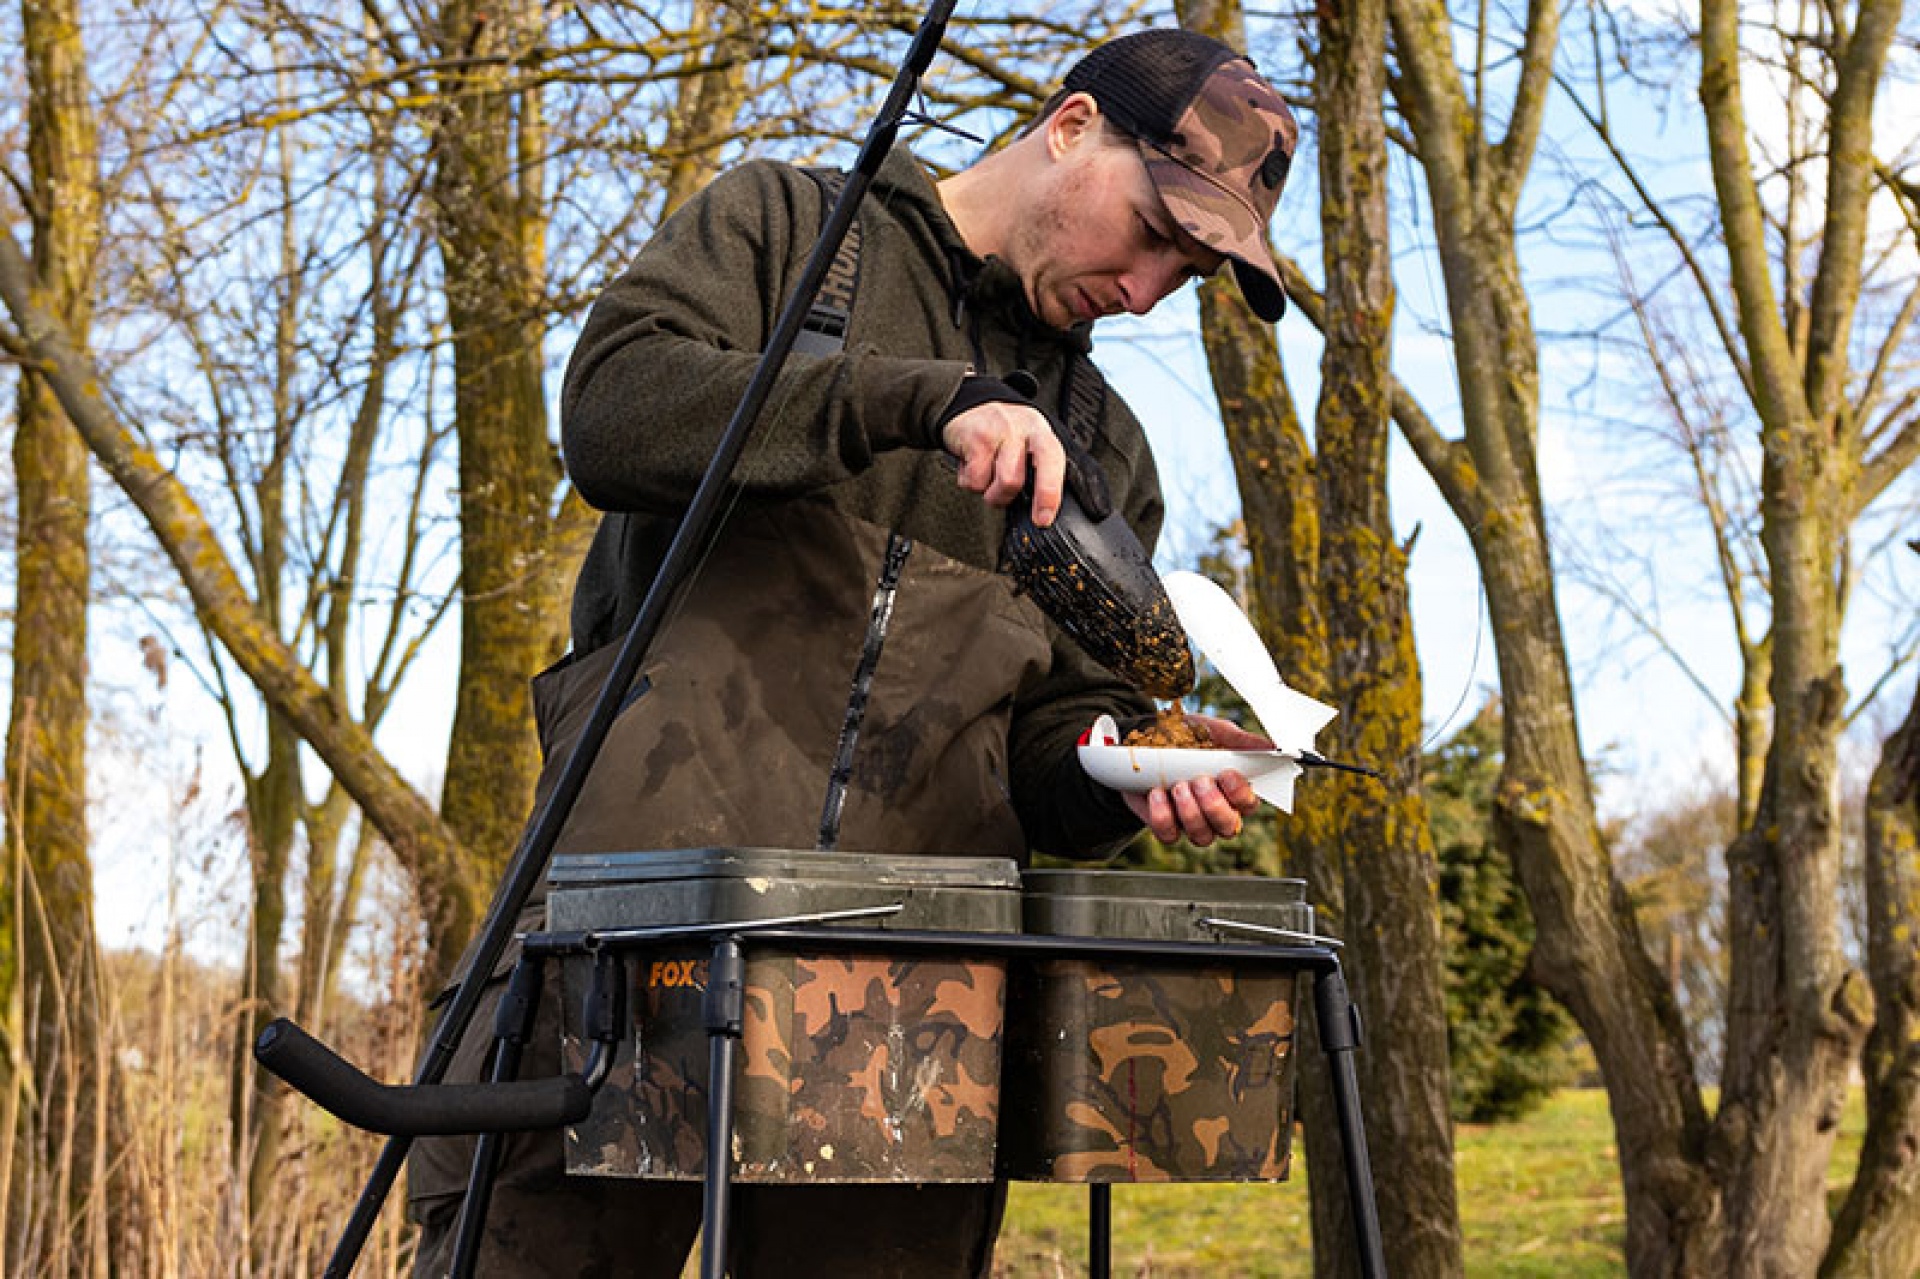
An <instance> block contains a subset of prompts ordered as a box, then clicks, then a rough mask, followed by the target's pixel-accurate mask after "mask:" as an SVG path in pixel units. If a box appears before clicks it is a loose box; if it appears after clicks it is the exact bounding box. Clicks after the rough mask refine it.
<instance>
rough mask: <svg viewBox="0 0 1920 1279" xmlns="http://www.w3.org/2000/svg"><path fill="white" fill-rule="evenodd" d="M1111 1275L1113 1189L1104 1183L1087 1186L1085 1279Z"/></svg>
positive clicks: (1101, 1278)
mask: <svg viewBox="0 0 1920 1279" xmlns="http://www.w3.org/2000/svg"><path fill="white" fill-rule="evenodd" d="M1112 1273H1113V1187H1112V1186H1111V1185H1109V1184H1108V1183H1106V1182H1104V1181H1094V1182H1089V1183H1088V1184H1087V1277H1088V1279H1107V1276H1108V1275H1110V1274H1112Z"/></svg>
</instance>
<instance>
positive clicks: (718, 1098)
mask: <svg viewBox="0 0 1920 1279" xmlns="http://www.w3.org/2000/svg"><path fill="white" fill-rule="evenodd" d="M745 1018H746V965H745V964H744V963H743V962H742V960H741V958H740V943H739V942H737V941H735V940H734V939H733V938H731V937H723V938H721V939H720V941H719V942H717V943H716V944H715V945H714V948H713V958H712V959H711V960H710V961H709V962H708V964H707V998H706V1021H707V1043H708V1052H707V1062H708V1072H707V1073H708V1083H707V1179H706V1188H705V1193H704V1197H703V1199H702V1202H701V1228H702V1230H703V1231H704V1236H703V1242H702V1243H701V1246H700V1279H724V1276H725V1275H726V1271H727V1242H728V1241H727V1232H728V1227H729V1225H730V1223H729V1221H728V1211H729V1208H730V1207H731V1203H730V1199H731V1196H730V1194H729V1190H730V1183H731V1182H732V1180H733V1055H734V1048H735V1046H736V1045H737V1044H738V1043H739V1042H740V1029H741V1025H742V1023H743V1021H744V1020H745Z"/></svg>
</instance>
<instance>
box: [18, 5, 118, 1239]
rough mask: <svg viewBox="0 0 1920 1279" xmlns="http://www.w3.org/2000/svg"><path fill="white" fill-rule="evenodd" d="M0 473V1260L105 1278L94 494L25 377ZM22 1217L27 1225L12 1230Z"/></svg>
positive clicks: (65, 28)
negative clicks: (0, 802)
mask: <svg viewBox="0 0 1920 1279" xmlns="http://www.w3.org/2000/svg"><path fill="white" fill-rule="evenodd" d="M21 28H22V36H23V43H24V46H25V53H26V61H27V82H28V101H27V152H28V160H29V167H30V172H31V176H32V189H31V192H30V195H29V199H30V200H31V208H30V210H29V212H30V213H31V215H32V223H33V250H34V280H33V282H34V286H35V287H36V288H37V289H38V290H39V291H40V296H41V297H43V298H44V299H45V300H46V302H45V304H46V305H47V306H48V307H49V308H51V309H53V310H55V311H56V312H57V313H58V314H59V315H60V316H61V317H62V318H63V319H64V320H65V321H66V322H67V323H68V324H69V325H71V326H72V328H73V331H74V332H76V333H79V334H85V332H86V331H87V327H88V325H89V322H90V318H91V315H92V297H91V291H92V280H93V260H94V253H95V251H96V248H97V246H98V243H99V235H100V225H99V224H100V192H99V176H98V166H99V143H98V137H97V132H96V128H95V124H94V118H93V111H92V107H91V106H90V104H89V102H88V93H89V88H88V82H87V76H86V67H85V54H84V51H83V49H82V46H81V41H80V16H79V11H78V7H77V6H76V5H75V4H73V3H72V2H71V0H27V2H26V3H23V4H22V6H21ZM13 466H14V478H15V485H16V491H17V495H18V501H19V530H18V534H17V543H16V546H17V558H16V564H17V595H16V604H15V612H14V618H13V679H12V685H13V687H12V705H11V714H10V718H9V720H8V724H7V747H6V771H7V775H6V799H7V810H6V825H7V846H6V847H7V854H8V855H7V865H8V866H9V868H10V870H11V872H12V873H11V874H9V875H8V876H7V877H6V882H7V891H6V893H5V894H4V900H0V919H3V922H0V952H3V953H0V987H3V988H4V989H5V991H6V992H7V994H8V995H9V997H10V998H12V999H15V1000H17V1002H16V1004H15V1006H16V1007H17V1008H19V1009H20V1010H21V1013H22V1016H21V1017H20V1019H19V1022H20V1024H18V1025H17V1026H16V1029H17V1031H18V1032H19V1033H20V1034H21V1035H22V1039H21V1040H20V1042H19V1043H18V1044H17V1045H16V1047H15V1052H16V1054H17V1055H16V1057H15V1058H14V1060H13V1061H12V1062H10V1063H7V1069H6V1073H8V1074H12V1072H13V1071H14V1070H18V1071H19V1072H20V1080H19V1086H20V1087H21V1088H22V1090H23V1091H22V1092H21V1093H20V1094H18V1095H21V1096H22V1098H23V1100H24V1103H25V1104H24V1106H23V1107H22V1108H21V1110H20V1111H19V1112H18V1117H19V1120H20V1121H21V1129H20V1130H18V1131H17V1132H16V1133H15V1134H13V1136H14V1138H15V1143H14V1146H13V1148H12V1149H9V1150H7V1151H4V1152H0V1157H4V1158H6V1159H7V1160H9V1161H10V1163H11V1166H12V1168H13V1169H15V1170H18V1172H16V1173H14V1174H10V1175H9V1177H8V1184H9V1186H10V1187H13V1188H16V1190H17V1191H18V1192H19V1193H16V1194H13V1195H10V1196H9V1201H8V1203H7V1210H8V1211H7V1221H6V1223H5V1224H6V1235H7V1238H6V1245H7V1246H6V1248H5V1250H4V1254H3V1258H4V1260H5V1261H6V1262H10V1263H12V1265H14V1266H17V1267H18V1268H19V1269H21V1270H23V1271H39V1270H44V1271H46V1272H48V1273H55V1274H73V1275H104V1274H106V1273H108V1269H109V1267H110V1265H111V1264H112V1237H113V1236H115V1235H117V1234H119V1233H120V1231H119V1229H118V1228H117V1226H116V1223H115V1222H114V1221H113V1211H112V1208H113V1204H112V1202H111V1201H110V1198H109V1179H110V1177H112V1176H113V1173H112V1172H111V1171H110V1167H109V1156H110V1153H111V1152H110V1149H109V1133H108V1125H107V1115H108V1107H109V1099H110V1098H111V1097H112V1092H113V1086H114V1084H113V1076H112V1055H111V1054H112V1040H111V1035H110V1031H109V1029H108V1025H107V1022H108V1017H109V1014H108V1010H107V1007H106V999H105V994H104V992H103V991H102V989H101V986H100V983H101V974H100V971H99V966H98V963H99V955H98V951H97V948H96V942H95V937H94V928H93V868H92V862H91V859H90V857H89V853H88V847H87V818H86V809H87V754H86V735H87V692H86V681H87V602H88V597H89V590H90V576H91V568H90V561H89V555H88V549H87V524H88V519H89V511H90V506H91V501H92V498H91V486H90V482H89V479H88V476H87V453H86V447H85V445H84V444H82V443H81V441H80V438H79V436H78V435H77V434H75V432H74V430H73V428H72V427H71V426H70V425H69V424H68V422H67V419H66V416H65V415H64V414H63V413H62V412H61V410H60V405H59V403H58V402H57V400H56V399H55V397H54V395H53V393H52V391H51V389H50V388H49V387H48V385H47V383H46V381H45V380H44V379H43V378H42V377H40V376H38V375H37V374H36V372H35V371H34V370H32V369H31V368H23V369H22V371H21V377H20V389H19V407H18V421H17V423H16V426H15V431H14V439H13ZM16 987H17V991H16ZM20 1173H24V1174H25V1175H19V1174H20ZM30 1187H32V1188H33V1189H37V1191H38V1194H37V1195H34V1194H31V1193H28V1192H29V1188H30ZM36 1200H37V1202H36ZM35 1217H38V1218H39V1222H40V1228H39V1229H38V1230H37V1231H33V1232H31V1235H29V1234H27V1233H25V1232H23V1231H22V1229H21V1227H22V1224H23V1223H25V1222H27V1221H29V1220H32V1219H33V1218H35ZM126 1224H130V1223H126ZM30 1239H33V1240H34V1241H35V1242H37V1245H38V1246H37V1247H36V1246H33V1245H32V1243H30V1242H29V1240H30ZM22 1245H27V1247H26V1248H24V1249H23V1247H22Z"/></svg>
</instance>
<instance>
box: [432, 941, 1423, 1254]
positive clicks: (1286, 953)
mask: <svg viewBox="0 0 1920 1279" xmlns="http://www.w3.org/2000/svg"><path fill="white" fill-rule="evenodd" d="M882 909H883V910H885V909H886V908H882ZM849 913H858V912H849ZM669 936H670V937H671V938H672V939H674V940H678V941H682V942H684V941H686V940H689V939H694V938H699V937H703V936H704V937H709V938H711V939H712V940H713V955H712V958H711V960H710V961H709V965H708V969H707V974H708V977H707V991H706V999H705V1004H704V1018H705V1023H706V1031H707V1035H708V1043H709V1048H708V1063H709V1071H710V1074H709V1084H708V1094H707V1152H708V1158H707V1166H706V1176H705V1180H704V1183H703V1193H702V1214H703V1216H702V1222H703V1229H702V1237H701V1254H700V1276H701V1279H724V1276H725V1274H726V1266H727V1248H728V1241H729V1237H730V1233H731V1228H732V1222H731V1213H730V1203H731V1198H732V1196H731V1187H732V1180H733V1166H732V1165H733V1133H734V1123H733V1119H734V1116H733V1109H734V1106H733V1068H734V1060H735V1057H736V1055H737V1051H738V1048H739V1043H740V1037H741V1032H742V1026H743V1022H744V1018H745V1008H744V1001H745V991H746V951H747V950H749V949H753V948H759V947H765V948H773V949H780V950H786V951H794V950H807V951H819V950H886V951H890V952H894V953H899V952H903V951H905V952H920V951H938V952H941V953H944V954H948V955H954V954H965V955H969V956H972V955H998V956H1004V957H1006V958H1007V959H1009V960H1013V959H1028V960H1034V959H1099V958H1107V959H1121V960H1129V961H1133V962H1140V961H1159V962H1162V963H1166V964H1169V965H1175V966H1177V965H1186V964H1219V963H1220V962H1221V961H1222V960H1223V959H1230V960H1231V961H1232V962H1233V963H1235V964H1237V965H1246V966H1253V967H1261V968H1270V967H1278V968H1292V969H1296V970H1301V971H1305V972H1309V973H1311V974H1312V975H1313V1003H1314V1015H1315V1017H1316V1018H1317V1020H1318V1025H1319V1031H1320V1043H1321V1048H1322V1050H1323V1051H1324V1052H1325V1054H1326V1059H1327V1069H1328V1071H1329V1072H1330V1074H1331V1078H1332V1083H1333V1098H1334V1108H1335V1111H1336V1114H1337V1117H1338V1122H1339V1128H1340V1153H1341V1159H1342V1163H1343V1165H1344V1167H1345V1171H1346V1178H1347V1195H1348V1199H1349V1202H1350V1204H1351V1207H1352V1215H1353V1226H1354V1244H1355V1247H1356V1248H1357V1249H1358V1254H1357V1257H1358V1261H1359V1265H1360V1273H1361V1275H1362V1276H1363V1277H1364V1279H1385V1276H1386V1273H1387V1270H1386V1261H1385V1256H1384V1252H1383V1249H1382V1245H1381V1238H1380V1218H1379V1211H1378V1208H1377V1206H1376V1204H1375V1201H1374V1193H1373V1172H1372V1167H1371V1164H1370V1162H1369V1160H1368V1156H1367V1137H1366V1126H1365V1122H1364V1120H1363V1118H1362V1115H1361V1110H1360V1088H1359V1078H1358V1075H1357V1073H1356V1071H1355V1068H1354V1061H1353V1054H1354V1052H1355V1050H1356V1049H1358V1048H1359V1046H1360V1018H1359V1010H1358V1009H1356V1008H1355V1007H1354V1004H1353V1001H1352V999H1351V998H1350V997H1349V995H1348V992H1347V982H1346V975H1345V973H1344V972H1343V971H1342V970H1341V967H1340V955H1339V952H1338V951H1337V950H1335V949H1334V948H1333V947H1332V946H1329V945H1324V944H1322V945H1262V944H1241V943H1235V944H1218V943H1207V942H1172V941H1134V940H1122V939H1110V938H1083V937H1064V936H1050V935H1041V934H1032V933H965V932H914V931H907V930H904V929H903V930H898V931H895V930H891V929H873V928H847V927H820V926H793V925H791V924H789V923H787V922H785V921H761V922H758V923H752V924H748V923H725V924H713V925H692V926H677V927H673V928H666V929H660V928H655V929H633V930H622V931H603V932H586V933H530V934H527V935H526V937H525V938H524V939H523V940H524V945H525V951H524V954H525V958H526V959H527V960H530V961H533V962H536V963H537V962H539V961H541V960H544V959H561V958H566V957H570V956H579V955H592V956H594V958H595V962H596V966H598V967H600V968H601V969H602V970H604V968H605V966H606V965H607V963H608V961H609V956H610V955H611V956H617V955H618V954H619V953H620V952H622V951H625V950H629V949H631V950H644V949H647V948H649V947H653V946H657V945H660V944H661V943H662V942H664V941H665V940H667V939H668V937H669ZM621 967H622V968H624V961H621ZM503 1055H504V1054H503ZM483 1158H484V1159H485V1160H486V1161H487V1162H488V1163H491V1158H492V1156H491V1150H490V1144H489V1146H484V1147H482V1148H481V1149H479V1150H476V1151H475V1154H474V1168H473V1173H472V1179H471V1181H470V1183H469V1185H470V1188H471V1192H470V1194H469V1197H468V1201H467V1202H466V1203H464V1204H463V1205H462V1208H461V1235H462V1242H461V1245H460V1246H458V1247H456V1265H455V1267H454V1271H453V1275H454V1279H464V1276H465V1275H466V1274H468V1273H470V1269H463V1268H462V1266H461V1265H460V1264H459V1262H460V1260H463V1259H465V1260H468V1261H470V1258H471V1256H472V1255H473V1253H474V1250H475V1248H476V1247H477V1243H478V1239H479V1234H480V1230H481V1227H482V1225H483V1224H484V1222H485V1218H486V1211H487V1205H486V1197H487V1195H488V1194H489V1193H490V1189H491V1178H492V1169H491V1167H485V1166H483ZM1087 1195H1088V1202H1087V1207H1088V1212H1087V1233H1088V1240H1087V1243H1088V1273H1089V1275H1090V1276H1091V1279H1108V1276H1109V1274H1110V1267H1111V1253H1112V1185H1111V1183H1104V1182H1095V1183H1090V1184H1089V1185H1088V1188H1087ZM476 1196H477V1197H478V1201H477V1202H476V1201H475V1197H476Z"/></svg>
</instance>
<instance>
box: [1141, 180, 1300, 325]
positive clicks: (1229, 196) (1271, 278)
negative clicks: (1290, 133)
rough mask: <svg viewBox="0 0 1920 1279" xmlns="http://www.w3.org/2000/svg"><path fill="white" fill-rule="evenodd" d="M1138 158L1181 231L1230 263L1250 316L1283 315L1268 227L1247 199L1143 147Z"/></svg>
mask: <svg viewBox="0 0 1920 1279" xmlns="http://www.w3.org/2000/svg"><path fill="white" fill-rule="evenodd" d="M1140 156H1141V159H1143V160H1145V161H1146V165H1147V173H1148V175H1149V176H1150V177H1152V179H1153V185H1154V189H1155V190H1156V191H1158V192H1159V193H1160V199H1161V200H1162V201H1164V202H1165V204H1166V206H1167V212H1168V213H1171V214H1172V215H1173V220H1174V221H1175V222H1177V223H1179V224H1180V228H1181V229H1182V230H1183V231H1185V232H1186V233H1187V234H1188V235H1190V236H1192V237H1193V238H1194V239H1196V240H1198V241H1199V242H1200V243H1202V244H1204V245H1206V246H1207V247H1208V248H1210V249H1212V250H1213V251H1214V252H1216V253H1219V254H1221V255H1223V256H1225V257H1226V258H1228V259H1230V260H1231V261H1232V262H1233V276H1234V279H1235V280H1236V281H1238V282H1239V285H1240V293H1241V296H1243V297H1244V298H1246V300H1247V305H1248V306H1250V307H1252V308H1253V313H1254V314H1255V315H1257V316H1259V317H1260V318H1261V319H1263V320H1265V321H1267V323H1269V324H1271V323H1273V322H1274V321H1275V320H1278V319H1279V318H1280V317H1281V316H1282V315H1284V314H1285V313H1286V310H1287V291H1286V288H1285V286H1283V285H1282V284H1281V283H1280V272H1279V270H1278V269H1276V268H1275V266H1274V264H1273V250H1272V248H1271V247H1270V246H1269V245H1268V244H1267V225H1266V222H1265V221H1264V220H1263V219H1262V218H1261V217H1260V215H1259V214H1258V213H1256V212H1255V211H1254V208H1253V206H1252V205H1251V204H1249V203H1248V202H1247V200H1246V199H1245V197H1243V196H1237V195H1235V194H1234V193H1233V192H1232V191H1229V190H1228V189H1227V188H1226V187H1224V186H1221V185H1220V184H1218V183H1216V182H1211V181H1209V180H1208V179H1207V178H1206V177H1205V176H1203V175H1201V174H1199V173H1196V172H1194V171H1193V170H1192V169H1190V168H1188V167H1187V166H1186V165H1184V164H1181V163H1180V162H1179V161H1178V160H1174V159H1171V158H1169V157H1168V156H1167V155H1165V154H1164V153H1162V152H1161V151H1159V150H1157V149H1156V148H1154V147H1152V146H1150V145H1148V144H1144V143H1143V144H1142V145H1141V147H1140Z"/></svg>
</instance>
